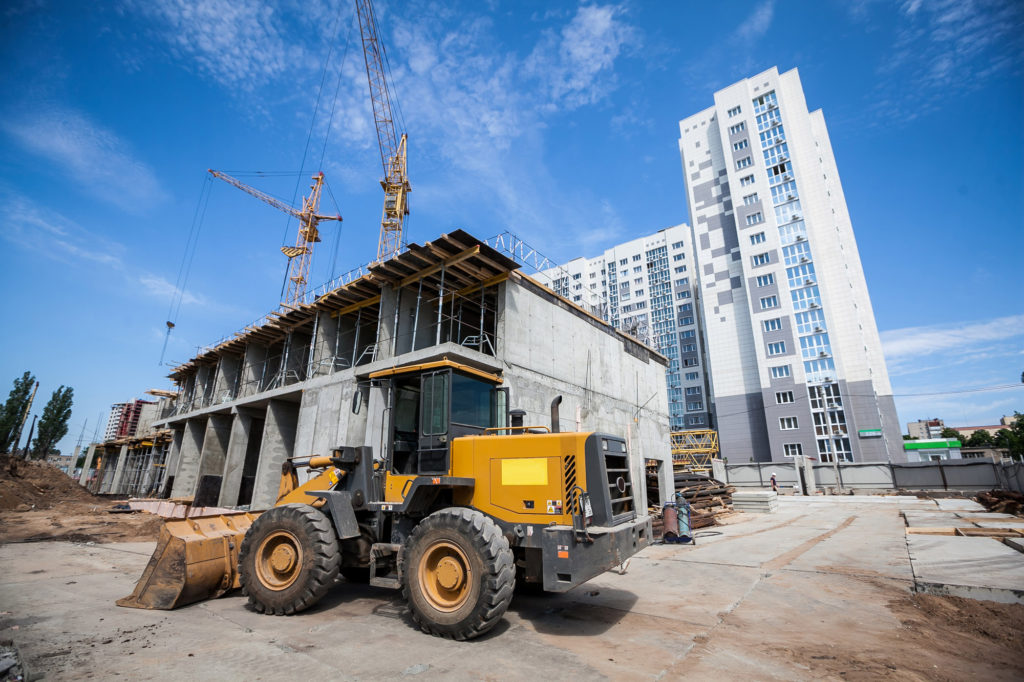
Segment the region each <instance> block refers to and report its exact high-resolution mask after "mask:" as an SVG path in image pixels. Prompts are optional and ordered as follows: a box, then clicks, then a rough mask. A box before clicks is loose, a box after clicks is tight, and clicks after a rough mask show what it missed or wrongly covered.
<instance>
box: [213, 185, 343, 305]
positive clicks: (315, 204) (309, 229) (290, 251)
mask: <svg viewBox="0 0 1024 682" xmlns="http://www.w3.org/2000/svg"><path fill="white" fill-rule="evenodd" d="M210 175H212V176H213V177H215V178H220V179H221V180H223V181H224V182H226V183H228V184H229V185H234V186H235V187H237V188H238V189H240V190H242V191H243V192H246V193H247V194H251V195H252V196H254V197H256V198H257V199H259V200H260V201H264V202H266V203H268V204H270V205H271V206H273V207H274V208H276V209H277V210H279V211H283V212H285V213H287V214H288V215H290V216H291V217H293V218H296V219H297V220H298V221H299V234H298V236H297V237H296V239H295V246H282V247H281V253H283V254H284V255H285V256H287V257H288V291H287V294H286V295H285V300H284V302H285V303H286V304H288V305H297V304H299V303H302V297H303V296H304V295H305V293H306V285H307V284H308V281H309V269H310V266H311V265H312V262H313V245H314V244H315V243H316V242H318V241H320V233H319V231H318V229H317V226H318V225H319V223H320V221H321V220H337V221H339V222H340V221H341V216H340V215H333V216H331V215H320V213H318V211H319V210H320V191H321V190H322V189H323V184H324V174H323V172H322V171H321V172H319V173H317V174H316V175H314V176H313V177H312V180H313V184H312V185H310V186H309V190H310V191H309V196H306V197H303V198H302V209H301V210H300V209H297V208H293V207H291V206H289V205H288V204H286V203H284V202H283V201H281V200H279V199H277V198H276V197H272V196H270V195H269V194H267V193H266V192H261V191H260V190H258V189H256V188H255V187H250V186H249V185H247V184H245V183H244V182H242V181H241V180H237V179H235V178H233V177H231V176H230V175H228V174H226V173H222V172H220V171H215V170H210Z"/></svg>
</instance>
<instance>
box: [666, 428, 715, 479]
mask: <svg viewBox="0 0 1024 682" xmlns="http://www.w3.org/2000/svg"><path fill="white" fill-rule="evenodd" d="M669 439H670V442H671V446H672V468H673V469H674V470H676V471H690V472H693V473H699V474H708V473H710V471H711V462H712V460H715V459H718V455H719V451H718V432H717V431H715V430H713V429H695V430H693V431H674V432H672V433H671V434H669Z"/></svg>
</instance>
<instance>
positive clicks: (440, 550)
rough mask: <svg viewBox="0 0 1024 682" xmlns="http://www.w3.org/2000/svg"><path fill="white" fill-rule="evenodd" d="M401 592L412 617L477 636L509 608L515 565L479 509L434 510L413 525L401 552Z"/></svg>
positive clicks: (434, 630) (448, 633)
mask: <svg viewBox="0 0 1024 682" xmlns="http://www.w3.org/2000/svg"><path fill="white" fill-rule="evenodd" d="M402 575H403V579H402V594H403V596H404V597H405V599H406V601H407V602H408V603H409V607H410V609H411V610H412V617H413V620H414V621H416V624H417V625H419V626H420V628H421V629H422V630H423V631H424V632H427V633H430V634H432V635H437V636H440V637H447V638H449V639H457V640H466V639H473V638H474V637H479V636H480V635H482V634H484V633H485V632H487V631H488V630H490V629H491V628H493V627H494V626H495V625H496V624H497V623H498V621H499V620H501V617H502V616H503V615H504V614H505V611H506V609H508V605H509V602H511V601H512V592H513V590H514V589H515V582H516V567H515V563H514V559H513V556H512V550H511V548H510V547H509V544H508V540H507V539H506V538H505V537H504V536H503V535H502V534H501V529H499V528H498V526H497V524H495V523H494V521H492V520H491V519H490V518H489V517H487V516H485V515H484V514H482V513H480V512H478V511H476V510H473V509H466V508H462V507H451V508H449V509H442V510H441V511H438V512H434V513H433V514H431V515H430V516H428V517H427V518H425V519H423V521H421V522H420V523H419V524H418V525H417V526H416V528H415V529H414V530H413V532H412V535H411V536H410V538H409V542H408V545H407V546H406V548H405V551H404V553H403V556H402Z"/></svg>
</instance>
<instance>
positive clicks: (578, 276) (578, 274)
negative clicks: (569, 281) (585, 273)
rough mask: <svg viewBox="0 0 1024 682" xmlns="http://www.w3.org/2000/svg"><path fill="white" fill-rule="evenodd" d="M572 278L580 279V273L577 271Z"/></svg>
mask: <svg viewBox="0 0 1024 682" xmlns="http://www.w3.org/2000/svg"><path fill="white" fill-rule="evenodd" d="M572 278H573V279H579V278H580V273H578V272H577V273H576V274H575V275H573V276H572Z"/></svg>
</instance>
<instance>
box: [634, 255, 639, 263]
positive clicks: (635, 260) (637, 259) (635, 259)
mask: <svg viewBox="0 0 1024 682" xmlns="http://www.w3.org/2000/svg"><path fill="white" fill-rule="evenodd" d="M640 258H641V256H640V254H639V253H638V254H636V255H635V256H633V262H634V263H636V262H638V261H639V260H640Z"/></svg>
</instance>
